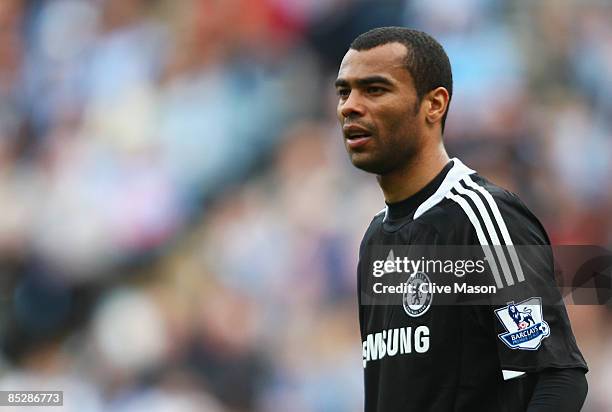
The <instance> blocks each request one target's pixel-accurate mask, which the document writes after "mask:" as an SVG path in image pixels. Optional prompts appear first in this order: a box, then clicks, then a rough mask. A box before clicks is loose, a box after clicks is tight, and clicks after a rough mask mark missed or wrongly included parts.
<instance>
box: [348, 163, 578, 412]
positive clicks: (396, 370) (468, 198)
mask: <svg viewBox="0 0 612 412" xmlns="http://www.w3.org/2000/svg"><path fill="white" fill-rule="evenodd" d="M549 244H550V242H549V239H548V237H547V234H546V232H545V230H544V228H543V227H542V225H541V224H540V222H539V221H538V220H537V218H536V217H535V216H534V215H533V214H532V213H531V212H530V211H529V210H528V209H527V207H526V206H525V205H524V204H523V203H522V202H521V201H520V200H519V199H518V197H517V196H516V195H514V194H513V193H510V192H508V191H506V190H504V189H502V188H499V187H498V186H495V185H493V184H492V183H490V182H488V181H487V180H486V179H484V178H483V177H481V176H479V175H478V174H477V173H476V172H475V171H473V170H471V169H470V168H468V167H467V166H465V165H464V164H463V163H461V161H459V160H458V159H453V160H451V161H450V162H449V164H448V165H446V167H445V168H444V169H443V170H442V171H441V172H440V174H439V175H438V176H437V177H436V178H434V179H433V180H432V181H431V182H430V183H429V184H428V185H427V186H426V187H425V188H423V189H422V190H420V191H419V192H418V193H416V194H415V195H413V196H411V197H410V198H408V199H406V200H404V201H401V202H398V203H395V204H391V205H388V206H387V207H386V208H385V209H384V210H383V211H381V212H380V213H379V214H377V215H376V216H375V217H374V219H373V220H372V222H371V224H370V226H369V228H368V229H367V231H366V234H365V236H364V238H363V241H362V243H361V247H360V253H359V265H358V285H359V288H360V293H359V322H360V329H361V337H362V344H363V364H364V375H365V410H366V411H367V412H374V411H377V412H383V411H384V412H393V411H402V412H408V411H417V412H425V411H496V412H503V411H509V412H510V411H524V410H525V409H526V405H527V404H528V402H529V399H530V397H531V395H532V393H533V389H534V387H535V383H536V378H535V375H534V374H533V372H539V371H542V370H544V369H547V368H583V369H584V370H585V371H586V369H587V366H586V363H585V361H584V359H583V357H582V355H581V353H580V351H579V349H578V347H577V344H576V341H575V338H574V336H573V333H572V330H571V327H570V323H569V319H568V316H567V312H566V310H565V306H564V305H563V301H562V299H561V296H560V294H559V291H558V289H557V288H556V285H555V278H554V268H553V260H552V258H551V256H550V255H547V254H545V255H544V256H539V257H538V259H539V260H538V259H535V260H534V259H531V260H530V261H527V260H526V259H524V258H523V257H521V256H519V255H517V253H516V252H515V251H514V250H510V251H508V250H502V251H500V250H499V249H496V248H497V246H496V245H507V246H511V247H514V246H516V247H518V246H519V245H544V246H545V247H547V248H548V249H550V247H549V246H546V245H549ZM381 245H406V246H411V245H434V246H435V245H439V246H443V245H474V247H475V248H478V249H480V250H481V252H482V255H483V256H484V258H485V262H486V276H488V277H489V279H490V285H493V287H495V286H497V289H498V290H500V291H503V292H504V294H505V295H501V296H503V298H502V299H503V300H501V301H500V300H499V299H498V300H494V299H492V296H490V295H488V296H487V297H486V302H488V303H486V304H483V303H482V302H479V303H478V304H450V303H449V304H435V301H436V299H438V296H436V293H434V292H431V291H429V292H430V293H429V294H428V293H427V291H424V293H422V294H421V293H419V292H418V291H417V292H416V293H414V294H413V295H410V293H409V292H407V291H404V292H402V293H403V295H401V296H403V297H402V300H401V302H400V303H399V304H372V303H371V302H366V301H365V300H366V299H367V293H364V288H366V287H369V286H366V285H371V284H372V278H373V275H372V274H373V269H372V268H373V267H375V264H374V263H373V262H372V259H373V258H372V257H371V256H370V255H371V254H370V253H368V251H369V250H371V249H372V248H376V247H378V246H381ZM385 253H386V252H385ZM387 260H389V259H387ZM391 260H393V259H391ZM380 267H381V266H379V268H380ZM426 278H427V274H422V273H419V274H417V275H416V276H415V275H414V274H413V275H412V276H411V277H410V278H408V279H409V280H408V281H407V282H406V284H408V282H412V281H414V283H417V284H418V283H423V282H424V280H423V279H426ZM419 279H420V280H419ZM411 296H412V297H411ZM432 296H433V301H434V304H432ZM496 296H498V295H496ZM410 299H413V300H412V301H407V300H410ZM457 299H459V298H457ZM459 300H460V299H459ZM530 373H531V374H530Z"/></svg>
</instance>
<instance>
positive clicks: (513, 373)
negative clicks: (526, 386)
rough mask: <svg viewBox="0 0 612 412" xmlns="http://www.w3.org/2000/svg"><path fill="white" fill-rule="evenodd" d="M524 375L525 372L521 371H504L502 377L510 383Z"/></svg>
mask: <svg viewBox="0 0 612 412" xmlns="http://www.w3.org/2000/svg"><path fill="white" fill-rule="evenodd" d="M524 374H525V372H521V371H511V370H506V369H502V376H503V377H504V380H505V381H508V380H510V379H514V378H518V377H519V376H523V375H524Z"/></svg>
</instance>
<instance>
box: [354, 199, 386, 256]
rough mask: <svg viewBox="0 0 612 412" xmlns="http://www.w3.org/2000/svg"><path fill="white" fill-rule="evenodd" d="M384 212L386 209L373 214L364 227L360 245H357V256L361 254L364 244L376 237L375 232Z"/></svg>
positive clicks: (378, 229) (380, 225) (383, 216)
mask: <svg viewBox="0 0 612 412" xmlns="http://www.w3.org/2000/svg"><path fill="white" fill-rule="evenodd" d="M385 213H386V209H383V210H381V211H380V212H378V213H377V214H376V215H374V217H373V218H372V220H371V221H370V224H369V225H368V228H367V229H366V231H365V233H364V235H363V238H362V239H361V245H360V247H359V256H361V254H362V251H363V248H364V247H365V245H367V244H369V243H371V242H372V241H373V240H374V238H376V234H377V232H379V231H380V230H381V228H382V224H383V221H384V219H385Z"/></svg>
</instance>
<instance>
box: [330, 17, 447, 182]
mask: <svg viewBox="0 0 612 412" xmlns="http://www.w3.org/2000/svg"><path fill="white" fill-rule="evenodd" d="M336 89H337V92H338V97H339V101H338V108H337V115H338V119H339V120H340V124H341V126H342V128H343V133H344V137H345V145H346V148H347V151H348V152H349V155H350V156H351V161H352V162H353V164H354V165H355V166H356V167H358V168H360V169H363V170H365V171H368V172H371V173H376V174H379V175H384V174H386V173H389V172H391V171H393V170H395V169H397V168H398V167H401V166H403V165H405V164H407V162H409V161H410V160H411V158H413V157H414V156H415V155H416V154H418V153H419V151H420V150H421V148H422V147H423V146H424V145H425V144H428V143H435V144H438V143H439V141H437V142H431V141H428V140H432V139H436V138H437V139H438V140H439V138H440V137H441V135H442V132H443V130H444V123H445V120H446V113H447V109H448V104H449V102H450V98H451V94H452V75H451V68H450V63H449V60H448V57H447V55H446V53H445V52H444V49H443V48H442V46H440V44H438V42H436V41H435V40H434V39H433V38H432V37H431V36H429V35H427V34H426V33H423V32H419V31H416V30H411V29H406V28H401V27H384V28H378V29H374V30H371V31H369V32H367V33H364V34H362V35H360V36H359V37H357V38H356V39H355V40H354V41H353V43H352V44H351V48H350V49H349V51H348V52H347V53H346V55H345V56H344V59H343V60H342V63H341V65H340V70H339V72H338V79H337V80H336Z"/></svg>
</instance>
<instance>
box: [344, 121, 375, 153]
mask: <svg viewBox="0 0 612 412" xmlns="http://www.w3.org/2000/svg"><path fill="white" fill-rule="evenodd" d="M343 132H344V138H345V139H346V142H347V145H348V146H349V148H351V149H356V148H358V147H361V146H363V145H365V144H367V143H368V141H369V140H370V139H371V137H372V133H370V132H369V131H368V130H366V129H364V128H362V127H358V126H348V127H344V128H343Z"/></svg>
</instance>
